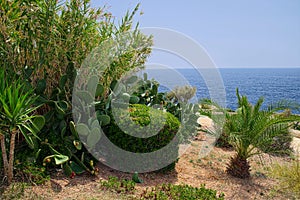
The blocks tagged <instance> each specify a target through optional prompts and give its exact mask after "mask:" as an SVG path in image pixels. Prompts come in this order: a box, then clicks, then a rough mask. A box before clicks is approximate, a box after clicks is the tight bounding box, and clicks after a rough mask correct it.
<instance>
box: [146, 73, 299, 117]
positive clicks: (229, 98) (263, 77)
mask: <svg viewBox="0 0 300 200" xmlns="http://www.w3.org/2000/svg"><path fill="white" fill-rule="evenodd" d="M208 71H209V72H208ZM212 71H213V72H212ZM144 72H147V74H148V79H155V80H157V81H158V82H159V83H160V87H159V90H160V91H162V92H165V91H170V90H172V88H174V87H176V86H183V85H190V86H193V87H196V88H197V91H196V97H194V99H193V100H194V101H195V99H196V101H199V100H201V99H203V98H209V99H213V100H214V98H216V100H215V101H217V102H218V100H217V98H218V97H219V96H220V97H222V105H223V106H224V104H225V107H227V108H229V109H232V110H235V109H236V108H237V97H236V88H238V89H239V93H240V94H241V95H245V96H247V97H248V100H249V101H250V102H251V103H252V104H254V103H256V101H257V100H258V99H259V98H260V97H264V104H263V107H265V108H266V107H267V106H268V105H270V104H271V103H275V102H278V101H281V100H287V101H291V102H296V103H298V104H300V68H216V69H213V70H212V69H192V68H186V69H147V70H146V71H144ZM216 91H218V92H216ZM218 93H219V94H220V95H218ZM224 98H226V99H225V101H223V99H224ZM293 112H294V113H297V114H299V113H300V112H299V110H298V111H293Z"/></svg>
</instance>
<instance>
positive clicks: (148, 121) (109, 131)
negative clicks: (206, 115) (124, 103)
mask: <svg viewBox="0 0 300 200" xmlns="http://www.w3.org/2000/svg"><path fill="white" fill-rule="evenodd" d="M126 113H127V110H125V109H119V110H118V112H117V113H116V114H115V116H118V117H119V119H121V120H120V121H119V123H120V124H118V123H117V122H116V121H115V119H114V117H113V116H112V117H111V118H112V119H113V120H112V123H111V124H110V126H107V127H105V129H104V132H105V134H106V136H107V137H108V138H109V140H110V141H111V142H112V143H114V144H115V145H116V146H118V147H120V148H122V149H123V150H126V151H130V152H134V153H150V152H154V151H156V150H159V149H161V148H163V147H164V146H166V145H167V144H169V143H170V142H171V140H172V139H173V138H174V137H175V135H176V133H177V131H178V130H179V126H180V122H179V121H178V119H177V118H176V117H174V116H173V115H172V114H170V113H168V112H164V111H162V110H158V109H154V108H151V107H147V106H146V105H142V104H133V105H130V107H129V113H130V117H126ZM131 120H132V121H133V122H135V124H136V125H139V126H138V127H140V128H138V129H134V125H132V124H131ZM162 123H163V124H162ZM147 125H149V127H146V126H147ZM120 127H132V128H130V131H132V132H134V133H136V134H140V136H141V137H143V138H140V137H134V136H132V135H129V134H126V133H124V132H123V131H122V130H121V128H120ZM157 128H161V129H160V130H159V132H158V133H157V134H156V135H154V136H150V137H147V135H148V134H149V133H152V132H153V130H157ZM146 137H147V138H146ZM178 142H179V141H178ZM178 142H177V144H178ZM173 153H174V155H164V156H167V157H169V156H171V158H177V157H178V145H177V147H176V152H173ZM169 158H170V157H169ZM168 167H169V168H170V169H173V168H174V167H175V163H173V164H171V165H170V166H168Z"/></svg>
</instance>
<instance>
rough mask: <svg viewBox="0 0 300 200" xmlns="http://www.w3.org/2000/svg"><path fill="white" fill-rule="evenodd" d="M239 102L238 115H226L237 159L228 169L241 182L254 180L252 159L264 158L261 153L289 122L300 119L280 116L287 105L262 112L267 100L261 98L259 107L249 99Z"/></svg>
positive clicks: (229, 135)
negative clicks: (245, 179)
mask: <svg viewBox="0 0 300 200" xmlns="http://www.w3.org/2000/svg"><path fill="white" fill-rule="evenodd" d="M236 95H237V98H238V109H237V112H236V113H235V114H229V113H226V122H225V125H224V131H225V134H226V136H228V142H229V144H231V145H232V146H233V148H234V150H235V151H236V154H235V156H233V157H232V158H231V160H230V163H229V164H228V166H227V170H226V171H227V173H228V174H230V175H233V176H235V177H239V178H249V177H250V164H249V161H248V158H250V157H251V156H254V155H257V154H260V153H261V152H262V151H261V150H260V149H266V146H267V145H268V144H270V143H271V142H272V141H273V138H274V137H276V136H278V135H279V134H280V133H282V130H283V129H286V126H281V125H282V124H285V125H286V124H288V122H293V121H299V120H300V119H299V116H293V115H291V116H284V115H282V114H278V113H276V111H279V110H283V109H284V108H286V107H287V106H286V105H283V104H282V103H278V104H277V106H274V105H272V106H269V107H268V109H266V110H262V109H261V106H262V104H263V101H264V99H263V98H262V97H261V98H260V99H259V100H258V101H257V102H256V104H255V105H251V104H250V103H249V101H248V99H247V97H246V96H240V94H239V91H238V89H237V90H236Z"/></svg>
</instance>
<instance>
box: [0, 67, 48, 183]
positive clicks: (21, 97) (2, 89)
mask: <svg viewBox="0 0 300 200" xmlns="http://www.w3.org/2000/svg"><path fill="white" fill-rule="evenodd" d="M9 81H10V82H11V83H9ZM36 98H37V97H35V96H34V93H33V90H27V89H26V87H25V85H24V84H21V83H20V81H15V82H13V81H11V80H8V79H7V78H6V77H5V73H4V72H3V70H1V71H0V145H1V152H2V159H3V166H4V175H5V176H6V177H7V180H8V184H10V183H11V182H12V178H13V163H14V150H15V139H16V136H17V135H18V134H19V133H21V134H22V135H23V136H24V138H25V139H26V141H27V143H28V144H29V145H30V146H31V147H33V145H34V143H33V137H38V136H37V133H38V132H39V131H40V130H41V129H42V127H43V126H44V124H45V119H44V117H43V116H38V115H31V114H32V112H33V111H35V110H36V109H37V108H38V106H33V104H34V102H35V101H36ZM6 137H8V138H9V139H10V144H9V146H10V148H9V156H7V149H6Z"/></svg>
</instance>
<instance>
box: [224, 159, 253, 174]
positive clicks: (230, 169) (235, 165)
mask: <svg viewBox="0 0 300 200" xmlns="http://www.w3.org/2000/svg"><path fill="white" fill-rule="evenodd" d="M226 172H227V173H228V174H230V175H232V176H234V177H237V178H243V179H245V178H250V165H249V162H248V160H247V159H245V158H241V157H240V156H239V155H235V156H234V157H232V158H231V160H230V163H229V165H228V166H227V169H226Z"/></svg>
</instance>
